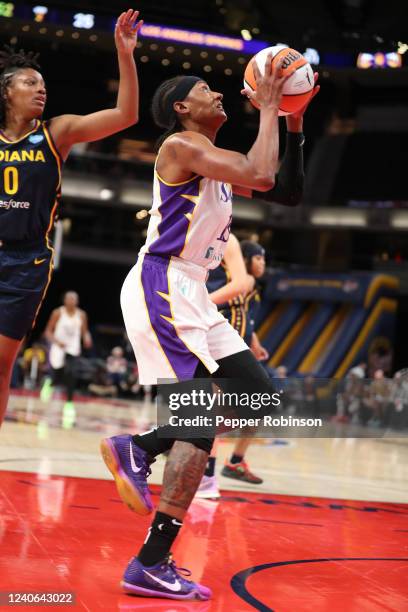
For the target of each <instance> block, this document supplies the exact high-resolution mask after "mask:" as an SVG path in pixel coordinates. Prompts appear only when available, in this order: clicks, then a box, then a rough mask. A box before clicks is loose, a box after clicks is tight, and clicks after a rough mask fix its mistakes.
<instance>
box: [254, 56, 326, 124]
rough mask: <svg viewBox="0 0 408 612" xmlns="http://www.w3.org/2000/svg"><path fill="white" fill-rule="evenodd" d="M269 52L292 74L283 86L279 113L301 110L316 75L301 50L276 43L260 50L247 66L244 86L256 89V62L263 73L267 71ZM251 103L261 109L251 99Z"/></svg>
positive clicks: (309, 95) (285, 113)
mask: <svg viewBox="0 0 408 612" xmlns="http://www.w3.org/2000/svg"><path fill="white" fill-rule="evenodd" d="M269 53H272V55H273V60H272V63H275V62H278V61H279V60H283V63H282V71H283V72H284V73H288V74H291V76H290V77H289V78H288V80H287V81H286V83H285V84H284V86H283V95H282V99H281V103H280V107H279V115H290V114H291V113H295V112H296V111H298V110H300V109H301V108H302V107H303V106H304V105H305V104H306V103H307V102H308V101H309V100H310V98H311V96H312V92H313V87H314V77H313V70H312V67H311V65H310V64H309V62H308V61H307V60H306V59H305V58H304V57H303V55H302V54H301V53H299V51H296V50H295V49H291V48H290V47H285V46H284V45H276V46H274V47H267V48H266V49H262V51H259V53H257V54H256V55H254V57H252V58H251V59H250V61H249V63H248V64H247V67H246V68H245V73H244V87H245V88H247V89H251V90H252V91H256V80H255V75H254V68H253V66H254V62H256V63H257V65H258V68H259V70H260V72H261V74H262V75H263V74H264V71H265V61H266V58H267V56H268V54H269ZM251 104H253V106H255V108H258V109H259V106H258V104H257V103H256V102H255V101H254V100H251Z"/></svg>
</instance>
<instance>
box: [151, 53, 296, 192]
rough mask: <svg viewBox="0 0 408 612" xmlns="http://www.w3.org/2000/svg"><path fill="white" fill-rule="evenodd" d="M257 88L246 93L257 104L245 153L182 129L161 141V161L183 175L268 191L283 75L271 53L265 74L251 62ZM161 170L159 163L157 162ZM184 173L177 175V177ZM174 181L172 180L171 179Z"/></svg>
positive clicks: (273, 166)
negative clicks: (250, 141)
mask: <svg viewBox="0 0 408 612" xmlns="http://www.w3.org/2000/svg"><path fill="white" fill-rule="evenodd" d="M254 72H255V73H256V74H255V76H256V80H257V90H256V92H248V91H246V90H243V92H245V94H246V95H248V96H250V97H253V98H255V99H256V101H257V103H258V105H259V107H260V119H259V129H258V136H257V138H256V140H255V142H254V144H253V145H252V147H251V149H250V150H249V151H248V153H247V154H246V155H244V154H242V153H237V152H235V151H229V150H227V149H221V148H219V147H216V146H215V145H214V144H213V143H212V142H211V141H210V140H209V138H207V137H206V136H204V135H203V134H200V133H198V132H192V131H185V132H180V133H177V134H175V135H174V136H173V137H171V138H169V139H168V140H167V141H166V142H165V143H164V145H163V147H162V151H161V154H160V158H161V159H163V161H161V163H162V164H163V165H165V166H166V169H167V171H169V170H170V171H171V166H172V165H173V166H174V167H176V168H177V170H178V172H180V168H181V169H182V171H183V173H184V176H185V178H189V177H190V176H191V174H198V175H202V176H205V177H207V178H210V179H214V180H217V181H223V182H226V183H232V184H234V185H243V186H246V187H248V188H250V189H257V190H259V191H267V190H268V189H271V188H272V187H273V185H274V180H275V174H276V171H277V164H278V155H279V126H278V109H279V102H280V98H281V96H282V88H283V84H284V82H285V80H286V79H287V77H286V76H280V64H278V65H277V66H272V57H271V56H268V58H267V60H266V63H265V75H264V76H262V75H261V74H260V71H259V69H258V68H257V67H256V65H254ZM158 171H159V173H160V166H159V165H158ZM183 178H184V177H182V176H181V175H180V178H178V180H179V181H182V180H183ZM171 182H173V181H171ZM174 182H176V181H174Z"/></svg>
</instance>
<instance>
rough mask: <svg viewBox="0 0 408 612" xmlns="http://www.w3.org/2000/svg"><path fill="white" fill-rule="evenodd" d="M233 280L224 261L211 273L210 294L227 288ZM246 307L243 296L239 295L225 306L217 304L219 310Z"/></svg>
mask: <svg viewBox="0 0 408 612" xmlns="http://www.w3.org/2000/svg"><path fill="white" fill-rule="evenodd" d="M230 280H231V274H230V273H229V270H228V268H227V266H226V265H225V262H224V260H223V261H222V262H221V263H220V265H219V266H218V268H215V269H213V270H210V271H209V274H208V279H207V283H206V284H207V289H208V293H213V292H214V291H217V289H221V287H225V285H226V284H227V283H229V282H230ZM243 305H244V300H243V298H242V296H240V295H238V296H237V297H235V298H233V299H232V300H229V302H225V304H217V308H218V310H225V309H227V308H231V307H232V306H235V307H239V306H243Z"/></svg>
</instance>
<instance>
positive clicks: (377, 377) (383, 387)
mask: <svg viewBox="0 0 408 612" xmlns="http://www.w3.org/2000/svg"><path fill="white" fill-rule="evenodd" d="M390 396H391V387H390V381H389V379H387V378H385V376H384V370H376V371H375V372H374V380H373V381H372V383H371V385H370V387H369V392H368V401H369V403H368V405H369V407H370V408H371V411H372V416H371V419H370V420H369V425H374V426H375V427H380V426H381V425H384V424H385V414H386V413H387V411H388V405H389V403H390Z"/></svg>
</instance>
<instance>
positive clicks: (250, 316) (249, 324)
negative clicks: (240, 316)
mask: <svg viewBox="0 0 408 612" xmlns="http://www.w3.org/2000/svg"><path fill="white" fill-rule="evenodd" d="M260 305H261V296H260V295H259V291H258V289H257V288H256V287H255V289H253V290H252V291H251V293H248V295H247V296H246V297H245V299H244V308H245V314H246V330H245V336H244V340H245V342H246V343H247V344H250V343H251V337H252V334H253V333H254V331H255V322H256V318H257V316H258V311H259V307H260Z"/></svg>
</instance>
